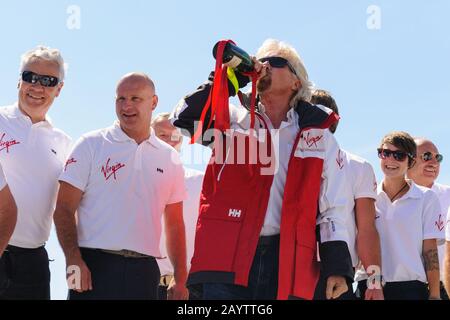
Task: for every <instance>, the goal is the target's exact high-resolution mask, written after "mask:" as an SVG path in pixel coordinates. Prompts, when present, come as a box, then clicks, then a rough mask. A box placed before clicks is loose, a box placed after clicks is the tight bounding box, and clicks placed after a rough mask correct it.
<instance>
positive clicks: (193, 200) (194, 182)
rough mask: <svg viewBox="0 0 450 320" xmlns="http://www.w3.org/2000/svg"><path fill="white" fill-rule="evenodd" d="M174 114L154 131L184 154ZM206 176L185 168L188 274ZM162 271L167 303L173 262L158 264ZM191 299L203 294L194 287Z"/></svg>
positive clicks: (155, 123)
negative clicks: (173, 118)
mask: <svg viewBox="0 0 450 320" xmlns="http://www.w3.org/2000/svg"><path fill="white" fill-rule="evenodd" d="M169 117H170V113H168V112H166V113H160V114H158V115H157V116H156V117H154V118H153V120H152V128H153V129H154V130H155V135H156V136H157V137H158V138H159V139H161V140H162V141H164V142H166V143H167V144H169V145H170V146H172V147H173V148H174V149H175V150H177V152H181V146H182V144H183V137H182V135H181V134H180V133H179V132H178V129H177V128H175V127H174V126H173V125H172V123H171V122H170V120H169ZM204 175H205V174H204V173H203V172H201V171H198V170H194V169H191V168H188V167H184V181H185V184H186V190H187V199H186V200H184V202H183V218H184V225H185V228H186V252H187V267H188V272H189V268H190V265H191V259H192V255H193V254H194V240H195V229H196V226H197V219H198V212H199V204H200V193H201V190H202V183H203V177H204ZM165 240H166V235H165V232H164V229H163V233H162V236H161V253H162V254H163V256H167V249H166V241H165ZM157 262H158V265H159V270H160V272H161V281H160V284H159V290H158V292H159V299H160V300H165V299H166V296H167V294H166V292H167V287H168V286H169V284H170V282H171V280H172V279H173V266H172V264H171V263H170V260H169V259H168V258H167V257H165V258H164V259H158V260H157ZM189 299H190V300H198V299H201V292H199V290H198V289H197V288H196V287H195V286H194V287H193V286H190V287H189Z"/></svg>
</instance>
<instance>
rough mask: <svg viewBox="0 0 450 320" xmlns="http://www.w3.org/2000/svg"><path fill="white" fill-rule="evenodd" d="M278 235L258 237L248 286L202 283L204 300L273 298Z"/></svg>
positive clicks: (276, 280) (275, 283)
mask: <svg viewBox="0 0 450 320" xmlns="http://www.w3.org/2000/svg"><path fill="white" fill-rule="evenodd" d="M279 246H280V237H279V236H270V237H260V240H259V242H258V246H257V248H256V253H255V257H254V259H253V263H252V267H251V269H250V274H249V281H248V286H247V287H243V286H238V285H234V284H227V283H204V284H203V299H204V300H275V299H276V298H277V291H278V254H279Z"/></svg>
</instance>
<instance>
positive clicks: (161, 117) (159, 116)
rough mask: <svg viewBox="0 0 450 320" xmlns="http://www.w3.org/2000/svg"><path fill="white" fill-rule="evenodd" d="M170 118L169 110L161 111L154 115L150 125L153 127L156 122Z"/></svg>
mask: <svg viewBox="0 0 450 320" xmlns="http://www.w3.org/2000/svg"><path fill="white" fill-rule="evenodd" d="M169 118H170V113H169V112H162V113H159V114H157V115H156V117H154V118H153V119H152V123H151V127H152V128H153V127H154V126H155V125H156V124H157V123H159V122H161V121H164V120H169Z"/></svg>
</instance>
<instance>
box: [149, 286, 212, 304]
mask: <svg viewBox="0 0 450 320" xmlns="http://www.w3.org/2000/svg"><path fill="white" fill-rule="evenodd" d="M167 288H168V286H165V285H161V284H160V285H159V286H158V300H167ZM188 290H189V300H202V299H203V294H202V285H201V284H197V285H193V286H189V287H188Z"/></svg>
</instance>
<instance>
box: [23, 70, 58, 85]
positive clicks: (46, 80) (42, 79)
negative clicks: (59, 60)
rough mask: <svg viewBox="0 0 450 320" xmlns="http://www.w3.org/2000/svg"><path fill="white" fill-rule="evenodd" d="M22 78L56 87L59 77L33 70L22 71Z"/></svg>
mask: <svg viewBox="0 0 450 320" xmlns="http://www.w3.org/2000/svg"><path fill="white" fill-rule="evenodd" d="M22 80H23V81H25V82H28V83H31V84H36V83H38V82H39V83H40V84H41V85H42V86H43V87H56V86H57V85H58V83H59V79H58V78H57V77H53V76H45V75H40V74H37V73H34V72H32V71H24V72H22Z"/></svg>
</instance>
